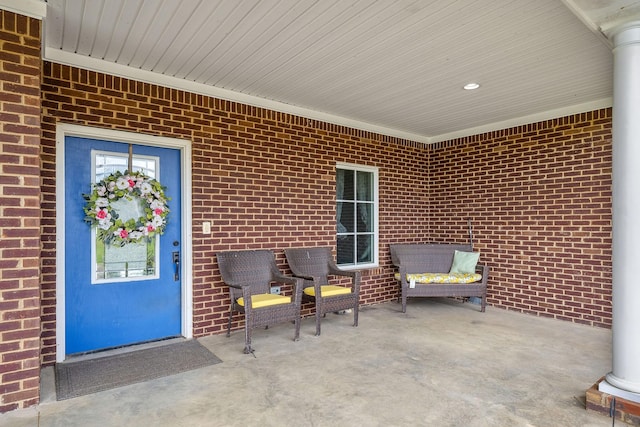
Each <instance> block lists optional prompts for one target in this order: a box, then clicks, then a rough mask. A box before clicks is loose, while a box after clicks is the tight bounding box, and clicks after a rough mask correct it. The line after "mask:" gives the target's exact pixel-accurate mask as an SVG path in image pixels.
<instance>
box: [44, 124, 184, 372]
mask: <svg viewBox="0 0 640 427" xmlns="http://www.w3.org/2000/svg"><path fill="white" fill-rule="evenodd" d="M67 136H75V137H80V138H90V139H99V140H106V141H114V142H123V143H131V144H137V145H148V146H153V147H163V148H171V149H177V150H180V167H181V179H180V182H181V189H180V194H181V217H182V229H181V232H180V236H181V241H182V249H183V253H182V257H181V258H182V259H181V261H182V262H181V269H182V271H181V274H180V277H182V284H181V286H182V290H181V313H182V315H181V316H182V320H181V330H182V336H184V337H185V338H192V337H193V307H192V301H193V275H192V261H191V259H192V251H193V249H192V248H193V245H192V237H193V236H192V233H191V141H187V140H183V139H177V138H167V137H161V136H152V135H144V134H140V133H134V132H125V131H119V130H111V129H100V128H94V127H88V126H79V125H72V124H65V123H58V124H57V126H56V181H55V182H56V184H57V185H56V362H63V361H64V360H65V357H66V350H65V349H66V337H65V325H66V323H65V322H66V319H65V273H66V272H65V239H64V236H65V203H64V202H65V186H64V183H65V169H64V164H65V161H64V160H65V143H64V142H65V138H66V137H67Z"/></svg>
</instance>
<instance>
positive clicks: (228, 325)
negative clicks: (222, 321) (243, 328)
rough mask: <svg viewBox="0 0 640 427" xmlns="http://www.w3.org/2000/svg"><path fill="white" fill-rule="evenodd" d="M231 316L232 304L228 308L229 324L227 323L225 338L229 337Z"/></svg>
mask: <svg viewBox="0 0 640 427" xmlns="http://www.w3.org/2000/svg"><path fill="white" fill-rule="evenodd" d="M232 316H233V304H232V305H231V307H229V322H228V323H227V337H230V336H231V317H232Z"/></svg>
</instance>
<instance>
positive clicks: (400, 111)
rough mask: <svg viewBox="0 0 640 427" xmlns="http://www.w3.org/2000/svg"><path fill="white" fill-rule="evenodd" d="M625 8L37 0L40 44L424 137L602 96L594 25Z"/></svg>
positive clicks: (160, 79)
mask: <svg viewBox="0 0 640 427" xmlns="http://www.w3.org/2000/svg"><path fill="white" fill-rule="evenodd" d="M27 1H29V0H27ZM31 1H34V0H31ZM38 1H39V0H38ZM639 16H640V1H628V0H615V1H601V0H564V1H561V0H535V1H534V0H418V1H414V0H395V1H389V0H181V1H177V0H48V2H47V16H46V18H45V19H44V21H45V26H44V28H45V34H44V50H43V52H44V57H45V59H47V60H50V61H53V62H60V63H66V64H71V65H76V66H80V67H83V68H88V69H93V70H97V71H104V72H108V73H111V74H116V75H121V76H125V77H131V78H135V79H138V80H143V81H149V82H154V83H158V84H163V85H166V86H172V87H177V88H181V89H186V90H192V91H195V92H199V93H204V94H208V95H212V96H217V97H222V98H225V99H232V100H238V101H240V102H245V103H248V104H252V105H258V106H265V107H267V108H272V109H275V110H279V111H285V112H292V113H294V114H299V115H302V116H305V117H309V118H312V119H319V120H326V121H330V122H334V123H338V124H345V125H348V126H353V127H356V128H360V129H367V130H372V131H375V132H381V133H385V134H388V135H394V136H399V137H403V138H408V139H413V140H417V141H423V142H435V141H439V140H444V139H450V138H452V137H457V136H463V135H470V134H475V133H478V132H483V131H488V130H494V129H501V128H504V127H508V126H513V125H517V124H524V123H530V122H532V121H537V120H543V119H547V118H552V117H558V116H561V115H565V114H573V113H577V112H582V111H589V110H592V109H595V108H601V107H608V106H610V105H611V96H612V60H613V55H612V51H611V46H610V45H609V44H608V41H607V39H606V37H604V36H603V32H605V33H606V31H609V30H610V29H611V27H612V26H613V25H614V24H615V23H616V22H619V21H629V20H632V19H634V17H639ZM468 82H477V83H479V84H480V85H481V86H480V88H479V89H477V90H475V91H465V90H463V89H462V87H463V85H464V84H465V83H468Z"/></svg>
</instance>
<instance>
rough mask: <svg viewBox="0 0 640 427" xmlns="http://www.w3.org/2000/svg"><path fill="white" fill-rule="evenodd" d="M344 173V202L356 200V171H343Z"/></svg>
mask: <svg viewBox="0 0 640 427" xmlns="http://www.w3.org/2000/svg"><path fill="white" fill-rule="evenodd" d="M343 173H344V184H343V185H344V187H343V188H344V189H343V191H342V197H340V199H342V200H355V194H356V193H355V187H354V186H355V174H354V171H352V170H348V169H343Z"/></svg>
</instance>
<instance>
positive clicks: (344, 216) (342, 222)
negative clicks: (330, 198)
mask: <svg viewBox="0 0 640 427" xmlns="http://www.w3.org/2000/svg"><path fill="white" fill-rule="evenodd" d="M354 210H355V203H348V202H338V212H339V217H338V233H353V232H354V231H355V229H356V227H355V219H354V215H353V213H354Z"/></svg>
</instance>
